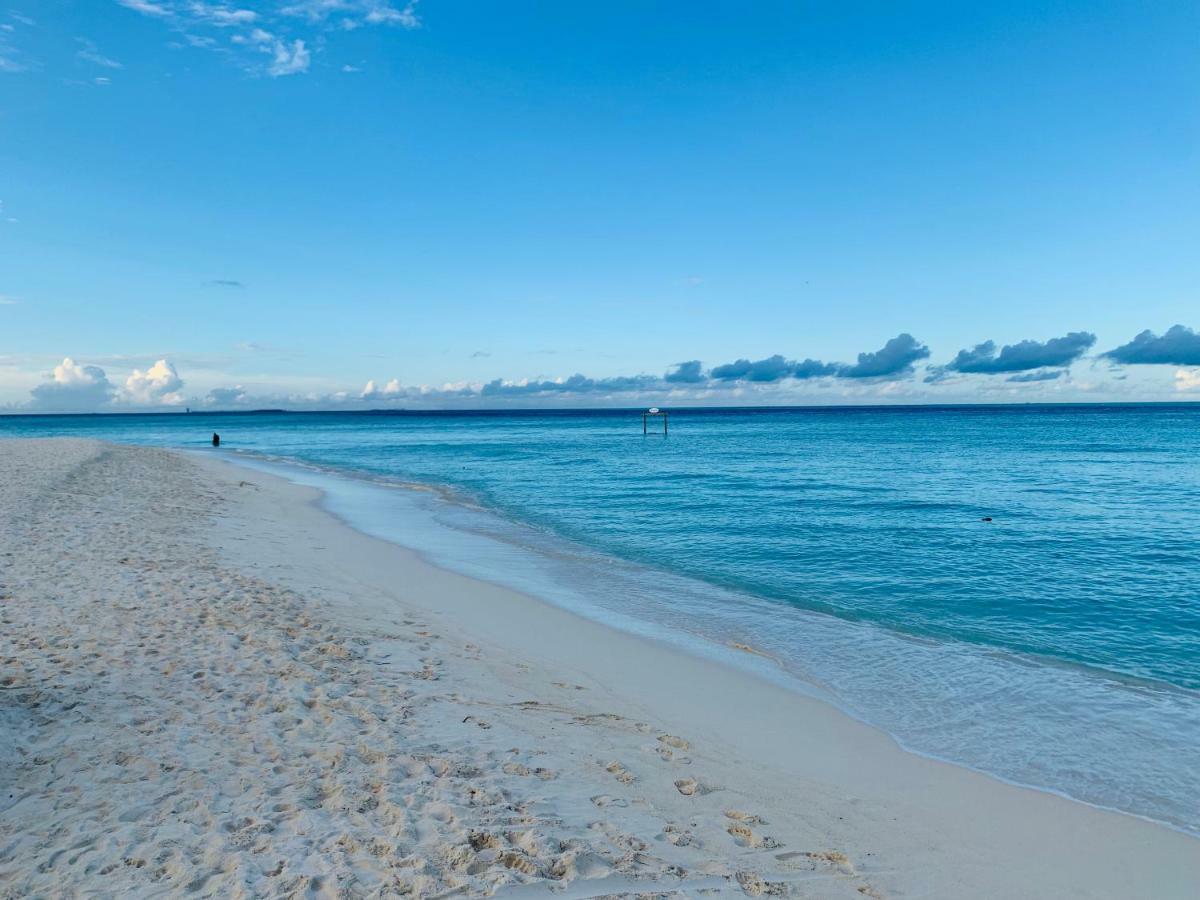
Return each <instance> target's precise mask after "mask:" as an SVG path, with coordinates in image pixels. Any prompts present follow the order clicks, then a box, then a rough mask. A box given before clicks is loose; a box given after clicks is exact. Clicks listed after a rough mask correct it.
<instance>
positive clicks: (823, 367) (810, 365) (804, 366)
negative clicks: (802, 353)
mask: <svg viewBox="0 0 1200 900" xmlns="http://www.w3.org/2000/svg"><path fill="white" fill-rule="evenodd" d="M841 371H842V366H839V365H838V364H837V363H823V362H821V361H820V360H817V359H805V360H803V361H801V362H798V363H792V377H793V378H799V379H800V380H802V381H803V380H805V379H808V378H823V377H824V376H826V375H838V374H840V373H841Z"/></svg>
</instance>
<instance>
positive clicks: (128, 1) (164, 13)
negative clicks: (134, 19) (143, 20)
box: [117, 0, 171, 19]
mask: <svg viewBox="0 0 1200 900" xmlns="http://www.w3.org/2000/svg"><path fill="white" fill-rule="evenodd" d="M117 3H118V4H119V5H121V6H124V7H125V8H126V9H132V10H133V11H134V12H140V13H141V14H142V15H144V16H154V17H155V18H158V19H165V18H168V17H169V16H170V15H171V11H170V10H169V9H167V8H166V7H165V6H163V5H161V4H159V3H153V2H151V0H117Z"/></svg>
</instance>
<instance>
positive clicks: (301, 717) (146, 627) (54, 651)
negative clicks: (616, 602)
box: [0, 441, 1200, 897]
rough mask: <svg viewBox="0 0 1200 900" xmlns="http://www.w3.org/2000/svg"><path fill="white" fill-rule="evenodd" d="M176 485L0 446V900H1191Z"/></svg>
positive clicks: (267, 491)
mask: <svg viewBox="0 0 1200 900" xmlns="http://www.w3.org/2000/svg"><path fill="white" fill-rule="evenodd" d="M313 499H314V494H313V492H311V491H308V490H306V489H301V488H297V487H295V486H293V485H289V484H287V483H285V482H282V481H280V480H278V479H275V478H272V477H270V476H265V475H262V474H259V473H249V472H247V471H244V470H241V469H239V468H237V467H234V466H230V465H226V464H224V463H220V462H217V461H215V460H214V461H205V460H196V459H194V458H189V457H184V456H181V455H178V454H172V453H168V452H165V451H158V450H150V449H137V448H113V447H108V446H105V445H100V444H96V443H92V442H83V441H53V442H48V441H47V442H41V441H39V442H33V441H28V442H26V441H23V442H2V443H0V511H2V512H3V516H0V565H2V566H3V569H2V570H0V598H2V599H0V604H2V605H0V617H2V618H0V625H2V626H3V632H2V633H0V664H2V673H0V893H2V894H3V895H4V896H13V897H17V896H22V897H23V896H75V895H78V896H84V895H87V896H92V895H101V896H103V895H109V894H111V895H113V896H117V895H124V896H131V895H132V896H147V895H150V896H153V895H175V894H187V895H195V896H222V897H224V896H310V895H317V896H320V895H328V896H338V895H345V896H360V895H383V896H390V895H393V894H409V895H414V896H439V895H444V894H451V893H453V894H462V895H477V894H486V893H490V892H496V893H497V894H498V895H501V896H517V897H519V896H549V895H551V894H554V895H559V896H570V897H576V896H578V897H584V896H588V897H590V896H602V895H606V894H627V893H649V894H654V895H664V894H665V895H671V894H678V895H680V896H703V895H705V894H708V893H726V892H728V893H734V894H743V893H744V894H750V895H759V894H764V893H766V894H784V895H794V896H805V897H863V896H868V897H870V896H937V897H960V896H964V897H965V896H995V897H1014V896H1029V897H1032V896H1044V897H1062V896H1111V897H1131V896H1147V897H1168V896H1187V895H1188V891H1189V890H1190V888H1191V887H1192V886H1194V885H1195V884H1197V883H1200V841H1195V840H1193V839H1191V838H1187V837H1184V836H1182V835H1178V834H1175V833H1172V832H1169V831H1167V830H1165V829H1162V828H1159V827H1157V826H1152V825H1149V824H1146V823H1142V822H1139V821H1137V820H1133V819H1129V818H1126V817H1123V816H1117V815H1112V814H1106V813H1102V812H1099V811H1096V810H1092V809H1089V808H1087V807H1083V806H1080V805H1078V804H1074V803H1070V802H1067V801H1064V800H1060V799H1058V798H1055V797H1051V796H1048V795H1043V794H1037V793H1034V792H1029V791H1023V790H1019V789H1015V788H1010V787H1007V786H1004V785H1000V784H998V783H996V782H993V781H991V780H989V779H986V778H983V777H982V776H977V775H974V774H972V773H969V772H966V771H964V770H961V769H958V768H955V767H953V766H946V765H942V764H938V763H934V762H930V761H928V760H923V759H919V758H917V757H913V756H910V755H909V754H906V753H903V752H902V751H899V750H898V749H897V748H895V747H894V745H892V744H891V742H890V741H889V740H888V739H887V738H886V737H884V736H883V735H880V734H879V733H878V732H875V731H874V730H872V729H869V728H866V727H865V726H861V725H859V724H857V723H854V722H851V721H850V720H848V719H846V718H845V717H843V716H841V715H840V714H838V713H836V712H835V711H833V710H831V709H829V708H828V707H825V706H823V705H821V704H819V703H816V702H813V701H807V700H804V699H803V698H798V697H796V696H794V695H792V694H789V693H787V692H784V691H781V690H778V689H776V688H773V687H770V686H769V685H765V684H762V683H759V682H757V681H755V680H754V679H752V678H750V677H749V676H746V675H743V674H740V673H736V672H730V671H727V670H725V669H723V668H721V667H720V666H717V665H714V664H712V663H709V662H705V661H702V660H697V659H693V658H691V657H687V656H684V655H682V654H678V653H675V652H673V651H669V650H666V649H665V648H662V647H659V646H657V645H654V644H650V643H648V642H646V641H643V640H640V639H638V638H634V637H631V636H629V635H623V634H619V633H616V632H613V631H610V630H609V629H607V628H604V627H603V626H600V625H596V624H594V623H590V622H586V621H584V620H581V619H578V618H576V617H575V616H572V615H570V614H568V613H565V612H563V611H561V610H557V609H553V608H551V607H547V606H545V605H544V604H541V603H538V602H537V601H534V600H531V599H529V598H525V597H521V596H519V595H517V594H513V593H512V592H509V591H506V590H503V589H501V588H497V587H493V586H490V585H483V584H480V583H478V582H474V581H471V580H469V579H466V578H462V577H460V576H457V575H453V574H450V573H446V572H443V571H440V570H438V569H435V568H433V567H431V566H428V565H426V564H425V563H423V562H421V561H420V560H419V559H418V558H416V557H415V556H414V555H412V554H410V553H408V552H407V551H404V550H402V549H400V548H397V547H394V546H392V545H388V544H385V543H382V542H379V541H375V540H372V539H370V538H366V537H364V536H362V535H360V534H358V533H356V532H354V531H352V530H350V529H349V528H346V527H345V526H343V525H341V524H340V523H338V522H336V521H335V520H334V519H333V518H332V517H330V516H329V515H327V514H326V513H324V512H323V511H321V510H320V509H319V508H318V506H317V505H315V504H314V503H313V502H312V501H313Z"/></svg>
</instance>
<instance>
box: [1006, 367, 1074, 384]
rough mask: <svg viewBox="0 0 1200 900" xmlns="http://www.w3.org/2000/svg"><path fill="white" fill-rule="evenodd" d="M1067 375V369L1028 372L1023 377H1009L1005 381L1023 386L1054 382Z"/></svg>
mask: <svg viewBox="0 0 1200 900" xmlns="http://www.w3.org/2000/svg"><path fill="white" fill-rule="evenodd" d="M1066 374H1067V370H1066V369H1051V370H1048V371H1044V372H1026V373H1024V374H1022V375H1009V376H1008V377H1007V378H1005V379H1004V380H1005V381H1012V382H1016V383H1017V384H1023V383H1027V382H1032V381H1054V380H1055V379H1057V378H1062V377H1063V376H1064V375H1066Z"/></svg>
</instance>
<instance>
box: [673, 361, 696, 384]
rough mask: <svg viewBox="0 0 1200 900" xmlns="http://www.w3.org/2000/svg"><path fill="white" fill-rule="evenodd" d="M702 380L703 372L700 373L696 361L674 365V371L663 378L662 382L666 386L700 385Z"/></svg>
mask: <svg viewBox="0 0 1200 900" xmlns="http://www.w3.org/2000/svg"><path fill="white" fill-rule="evenodd" d="M704 380H705V378H704V372H703V371H701V367H700V360H698V359H689V360H688V361H687V362H681V363H676V364H675V368H674V370H673V371H671V372H668V373H667V374H666V375H664V376H663V381H665V382H667V383H668V384H700V383H701V382H703V381H704Z"/></svg>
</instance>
